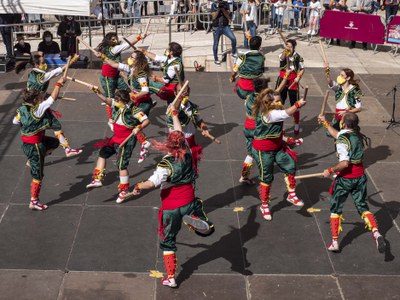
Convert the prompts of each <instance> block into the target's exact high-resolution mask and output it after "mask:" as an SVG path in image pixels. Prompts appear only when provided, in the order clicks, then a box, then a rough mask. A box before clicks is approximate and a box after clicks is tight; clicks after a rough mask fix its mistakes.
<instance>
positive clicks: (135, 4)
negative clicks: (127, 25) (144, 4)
mask: <svg viewBox="0 0 400 300" xmlns="http://www.w3.org/2000/svg"><path fill="white" fill-rule="evenodd" d="M132 6H133V16H134V17H135V20H134V21H133V22H134V23H140V20H139V19H136V18H139V16H140V12H139V3H138V1H137V0H128V17H132Z"/></svg>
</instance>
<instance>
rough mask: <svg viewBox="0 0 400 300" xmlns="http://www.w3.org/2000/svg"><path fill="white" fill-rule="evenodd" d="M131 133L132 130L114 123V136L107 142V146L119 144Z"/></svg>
mask: <svg viewBox="0 0 400 300" xmlns="http://www.w3.org/2000/svg"><path fill="white" fill-rule="evenodd" d="M131 133H132V129H130V128H128V127H126V126H124V125H119V124H117V123H114V135H113V136H112V138H111V139H110V140H109V142H108V145H109V146H112V145H114V144H118V145H119V144H121V143H122V142H123V141H124V140H125V139H126V138H127V137H128V136H129V135H130V134H131Z"/></svg>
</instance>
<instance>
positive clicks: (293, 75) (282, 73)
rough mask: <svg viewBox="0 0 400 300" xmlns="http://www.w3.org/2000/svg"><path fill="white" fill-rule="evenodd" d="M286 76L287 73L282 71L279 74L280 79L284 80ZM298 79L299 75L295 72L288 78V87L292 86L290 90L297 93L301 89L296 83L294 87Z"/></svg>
mask: <svg viewBox="0 0 400 300" xmlns="http://www.w3.org/2000/svg"><path fill="white" fill-rule="evenodd" d="M285 74H286V71H280V72H279V77H281V78H283V77H284V76H285ZM296 77H297V73H296V72H294V71H293V72H292V73H290V75H289V77H288V79H287V81H286V87H289V86H292V87H291V88H290V90H291V91H297V90H298V89H299V84H298V83H295V84H293V85H292V83H293V82H294V80H295V79H296Z"/></svg>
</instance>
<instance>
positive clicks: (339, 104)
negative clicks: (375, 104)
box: [328, 81, 361, 110]
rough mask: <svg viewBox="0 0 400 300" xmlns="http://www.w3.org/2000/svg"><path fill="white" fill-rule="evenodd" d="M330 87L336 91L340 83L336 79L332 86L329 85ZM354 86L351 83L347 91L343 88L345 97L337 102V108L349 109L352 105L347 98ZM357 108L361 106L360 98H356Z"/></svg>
mask: <svg viewBox="0 0 400 300" xmlns="http://www.w3.org/2000/svg"><path fill="white" fill-rule="evenodd" d="M328 86H329V85H328ZM329 87H330V88H331V89H332V90H333V91H335V92H336V91H337V90H338V88H339V84H338V83H337V82H336V81H333V84H332V86H329ZM353 87H354V85H352V84H350V86H349V89H348V91H347V92H345V91H344V90H343V93H344V96H343V98H342V99H341V100H340V101H338V102H336V108H337V109H342V110H346V109H349V108H350V106H349V105H348V104H347V99H348V92H349V91H350V90H351V89H352V88H353ZM355 108H361V101H360V99H356V101H355Z"/></svg>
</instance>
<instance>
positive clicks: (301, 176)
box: [294, 173, 324, 179]
mask: <svg viewBox="0 0 400 300" xmlns="http://www.w3.org/2000/svg"><path fill="white" fill-rule="evenodd" d="M321 176H324V173H313V174H307V175H298V176H294V179H305V178H313V177H321Z"/></svg>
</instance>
